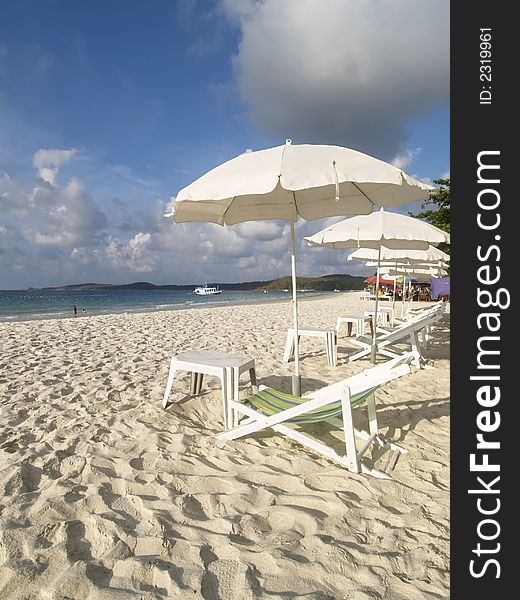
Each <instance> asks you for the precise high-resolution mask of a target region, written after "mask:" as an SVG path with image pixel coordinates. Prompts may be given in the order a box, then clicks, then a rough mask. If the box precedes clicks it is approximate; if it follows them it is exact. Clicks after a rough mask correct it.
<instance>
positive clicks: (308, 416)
mask: <svg viewBox="0 0 520 600" xmlns="http://www.w3.org/2000/svg"><path fill="white" fill-rule="evenodd" d="M378 387H379V386H376V387H373V388H371V389H369V390H364V391H363V392H362V393H360V394H357V395H356V396H353V397H352V398H351V405H352V407H354V406H358V405H359V404H361V403H362V402H364V401H365V399H366V398H368V396H370V394H372V393H374V391H375V390H376V389H377V388H378ZM309 400H312V397H307V398H302V397H300V396H293V395H292V394H286V393H284V392H279V391H278V390H274V389H273V388H265V389H263V390H262V391H259V392H257V393H256V394H253V395H252V396H250V397H249V398H247V399H246V400H245V402H246V403H249V404H251V405H252V406H253V407H254V408H256V409H257V410H258V411H260V412H261V413H262V414H264V415H266V416H267V417H270V416H271V415H275V414H278V413H279V412H282V411H284V410H287V409H288V408H293V407H294V406H300V405H301V404H303V403H305V402H308V401H309ZM338 415H341V400H339V399H338V400H337V401H336V402H331V403H330V404H328V405H327V406H323V407H321V408H316V409H314V410H311V411H309V412H308V413H305V414H304V415H299V416H297V417H294V418H293V419H289V420H288V422H292V423H317V422H319V421H325V420H327V419H331V418H332V417H337V416H338Z"/></svg>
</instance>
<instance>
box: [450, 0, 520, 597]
mask: <svg viewBox="0 0 520 600" xmlns="http://www.w3.org/2000/svg"><path fill="white" fill-rule="evenodd" d="M512 6H514V4H510V3H506V2H485V1H482V0H473V1H472V2H462V1H460V0H459V1H456V0H451V23H450V36H451V167H450V171H451V184H452V186H451V189H452V203H451V206H452V238H451V252H452V261H451V265H452V268H451V294H452V295H451V365H452V369H451V415H452V421H451V467H452V471H451V598H453V599H454V600H459V599H464V598H470V599H471V600H480V599H486V600H487V599H489V600H495V598H498V597H499V596H498V595H497V594H501V597H504V598H506V597H512V596H511V595H513V596H514V595H516V594H517V593H518V592H515V591H514V590H515V589H516V585H515V581H514V579H513V577H514V575H515V574H516V572H519V573H520V566H517V565H516V564H515V563H517V562H518V561H517V560H515V559H516V555H515V548H514V547H513V540H514V539H515V537H516V535H517V534H516V531H517V529H518V525H517V521H518V519H515V518H513V517H512V510H511V508H516V505H517V503H518V501H517V500H516V493H515V491H514V490H513V482H514V481H515V480H518V481H520V479H519V478H518V472H519V471H520V468H519V466H518V465H516V464H515V463H516V462H517V461H518V460H519V455H518V451H517V448H516V444H515V438H514V436H515V432H514V431H513V427H514V426H515V425H516V426H517V427H519V426H520V422H519V423H516V422H515V419H516V418H517V416H516V415H517V412H518V411H517V410H516V405H517V404H518V398H519V396H520V351H519V350H518V349H517V348H516V347H515V345H516V346H518V342H516V344H515V340H516V337H517V335H516V332H520V315H516V316H517V319H516V321H517V322H516V323H515V310H516V304H517V303H516V301H515V294H514V292H513V288H514V286H515V282H516V281H517V280H518V278H519V277H520V262H518V261H515V259H516V258H517V257H520V245H518V246H517V244H519V243H520V202H519V200H520V191H516V193H515V194H514V193H513V191H512V182H513V177H514V175H516V174H518V175H520V152H517V151H516V150H515V147H514V145H513V144H512V142H513V140H514V138H515V137H516V135H517V134H516V133H515V131H518V130H519V129H520V128H519V126H518V121H519V119H517V118H516V117H515V115H514V114H513V113H514V111H513V110H512V104H513V102H514V101H515V95H516V91H515V87H516V71H517V69H516V68H515V60H516V57H517V56H518V54H519V53H518V49H517V48H516V43H517V40H518V39H519V38H520V31H515V28H516V29H518V27H517V25H516V22H517V21H516V20H515V19H514V17H513V15H512V8H511V7H512ZM480 28H491V33H492V40H491V43H492V48H491V52H492V63H491V67H492V68H491V76H492V81H491V82H486V81H482V80H481V79H480V73H481V70H480V67H481V65H482V64H484V63H481V62H480ZM484 85H486V86H487V85H490V86H491V92H492V103H491V104H480V92H481V91H482V90H483V89H484V88H483V86H484ZM519 112H520V111H519ZM489 150H499V151H500V157H499V159H498V160H499V162H500V180H501V181H500V184H499V185H496V186H494V187H495V188H496V189H497V190H498V191H499V193H500V206H499V208H498V209H497V212H499V213H500V217H501V224H500V227H499V228H497V229H496V230H495V231H493V232H489V231H488V232H485V231H482V230H481V229H479V227H478V224H477V213H478V212H479V208H478V205H477V195H478V193H479V191H480V190H481V189H482V184H481V185H479V184H478V183H477V167H478V164H477V156H478V154H479V152H482V151H489ZM515 159H516V164H515V166H513V160H515ZM518 181H520V177H519V178H518ZM497 234H498V235H499V236H500V240H499V241H497V240H496V238H495V236H496V235H497ZM493 243H496V244H498V245H499V246H500V251H501V255H500V260H499V261H498V262H495V259H496V254H495V253H493V255H492V258H491V259H490V261H489V263H490V264H492V265H493V266H494V267H495V266H496V265H498V266H499V267H500V270H501V280H500V282H499V284H497V286H495V288H494V289H495V290H496V289H497V288H498V287H503V288H506V289H508V290H509V291H510V293H511V305H510V307H509V308H507V309H505V310H500V309H494V310H497V311H498V312H499V313H500V319H501V328H500V331H499V332H498V333H496V334H495V335H500V338H501V339H500V343H499V347H500V352H501V354H500V358H499V360H500V376H501V381H500V384H499V385H500V388H501V401H500V404H499V405H498V410H499V411H500V418H501V425H500V428H499V430H498V432H497V433H496V434H494V437H493V439H495V440H497V439H498V440H499V441H500V443H501V448H500V450H497V451H494V452H493V453H490V459H493V461H496V460H498V461H499V463H500V467H501V470H500V473H498V474H499V475H500V483H499V485H498V486H495V487H498V488H499V489H500V494H499V498H500V503H501V507H500V511H499V512H498V513H497V514H496V515H494V516H493V517H490V518H495V519H496V520H497V521H498V522H499V523H500V527H501V532H500V535H499V537H498V538H497V539H496V540H494V541H493V542H491V541H489V542H486V541H485V540H479V537H478V534H477V527H478V524H479V522H480V521H481V520H482V519H485V518H486V517H485V516H484V515H482V514H480V513H479V511H478V509H477V505H476V502H477V498H478V496H477V495H471V494H468V490H470V489H474V488H478V487H479V486H478V484H477V483H476V482H477V479H476V477H477V476H478V475H479V474H478V473H471V472H470V465H469V457H470V454H471V453H472V452H475V447H476V443H477V440H476V434H477V433H478V431H479V430H478V428H477V423H476V419H477V414H478V413H479V411H480V410H482V407H480V406H479V405H478V403H477V401H476V391H477V389H478V387H479V386H480V385H481V384H480V383H476V382H474V381H471V380H470V377H471V376H472V375H476V374H477V369H476V357H477V340H478V338H479V337H480V336H482V335H485V333H483V332H482V331H479V329H478V327H477V317H478V314H479V312H487V311H488V310H491V309H483V308H479V307H478V304H477V289H478V288H479V287H483V286H482V285H481V284H479V282H478V280H477V270H478V268H479V266H481V265H482V264H483V263H482V262H479V260H478V258H477V252H476V249H477V246H479V245H480V246H482V247H483V248H487V247H489V246H490V245H491V244H493ZM516 247H518V248H519V250H516ZM515 262H516V264H515ZM488 335H489V333H488ZM490 438H491V436H490ZM511 459H512V460H511ZM489 478H490V477H489V474H488V476H487V477H486V479H487V480H489ZM493 497H496V496H493ZM483 498H491V495H488V496H483ZM483 501H484V500H483ZM488 506H489V505H488ZM506 515H507V517H506ZM484 531H485V530H484ZM487 531H488V532H489V531H491V530H490V529H488V530H487ZM479 541H480V543H481V547H482V548H485V549H487V550H489V549H493V548H494V547H495V548H496V544H497V543H499V544H500V550H499V551H498V552H496V553H490V554H481V556H480V558H479V557H478V556H477V554H476V553H475V552H474V550H475V549H476V548H477V544H478V543H479ZM486 557H488V558H490V559H491V558H495V559H497V560H498V561H499V563H500V577H499V578H496V577H495V576H496V574H497V571H496V568H494V567H491V566H490V567H489V568H487V569H486V572H485V574H484V575H483V576H482V577H480V578H475V577H473V576H472V575H471V573H470V570H469V564H470V561H471V559H472V558H473V559H477V561H479V562H478V565H479V566H478V567H477V569H482V566H483V565H484V562H485V560H486Z"/></svg>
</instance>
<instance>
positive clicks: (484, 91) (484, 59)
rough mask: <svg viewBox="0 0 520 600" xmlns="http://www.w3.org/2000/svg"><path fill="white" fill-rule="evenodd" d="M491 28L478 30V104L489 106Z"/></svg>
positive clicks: (490, 97) (490, 96)
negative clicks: (479, 83) (479, 85)
mask: <svg viewBox="0 0 520 600" xmlns="http://www.w3.org/2000/svg"><path fill="white" fill-rule="evenodd" d="M491 67H492V63H491V27H481V28H480V82H481V87H480V104H491V99H492V94H491V71H492V69H491Z"/></svg>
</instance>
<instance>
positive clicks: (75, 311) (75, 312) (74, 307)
mask: <svg viewBox="0 0 520 600" xmlns="http://www.w3.org/2000/svg"><path fill="white" fill-rule="evenodd" d="M72 312H73V313H74V316H75V317H77V316H78V309H77V308H76V305H75V304H74V306H73V307H72Z"/></svg>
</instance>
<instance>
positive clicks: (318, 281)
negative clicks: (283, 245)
mask: <svg viewBox="0 0 520 600" xmlns="http://www.w3.org/2000/svg"><path fill="white" fill-rule="evenodd" d="M364 280H365V277H355V276H354V275H347V274H342V273H338V274H334V275H324V276H323V277H298V280H297V282H298V289H299V290H315V291H324V292H325V291H331V292H332V291H334V290H341V291H346V290H362V289H363V287H364ZM207 283H208V285H219V286H220V288H221V289H223V290H253V291H263V290H284V289H291V287H292V283H291V277H290V276H286V277H279V278H278V279H271V280H268V281H245V282H241V283H220V284H219V283H218V282H213V283H211V282H207ZM194 287H195V285H194V284H186V285H173V284H172V285H155V284H153V283H149V282H147V281H136V282H134V283H124V284H118V285H113V284H110V283H78V284H71V285H62V286H58V287H45V288H40V289H43V290H54V291H64V292H65V291H69V292H70V291H81V290H106V289H110V290H192V289H193V288H194Z"/></svg>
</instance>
